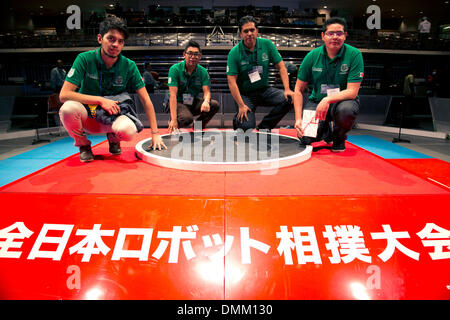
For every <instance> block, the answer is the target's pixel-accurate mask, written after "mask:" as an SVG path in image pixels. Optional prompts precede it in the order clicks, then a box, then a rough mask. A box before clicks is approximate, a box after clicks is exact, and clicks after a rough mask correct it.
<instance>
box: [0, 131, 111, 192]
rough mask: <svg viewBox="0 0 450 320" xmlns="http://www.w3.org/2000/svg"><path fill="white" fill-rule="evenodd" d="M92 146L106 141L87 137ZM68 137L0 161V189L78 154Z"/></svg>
mask: <svg viewBox="0 0 450 320" xmlns="http://www.w3.org/2000/svg"><path fill="white" fill-rule="evenodd" d="M88 139H89V140H91V142H92V145H96V144H98V143H100V142H103V141H105V140H106V138H105V136H88ZM78 152H79V151H78V148H76V147H74V145H73V139H72V138H70V137H67V138H64V139H61V140H57V141H54V142H52V143H49V144H46V145H43V146H41V147H39V148H36V149H33V150H30V151H27V152H24V153H21V154H19V155H16V156H14V157H11V158H8V159H5V160H1V161H0V187H1V186H4V185H6V184H8V183H11V182H13V181H15V180H17V179H20V178H23V177H25V176H27V175H29V174H31V173H33V172H36V171H38V170H41V169H43V168H45V167H47V166H49V165H52V164H54V163H56V162H58V161H60V160H63V159H65V158H67V157H70V156H71V155H73V154H76V153H78Z"/></svg>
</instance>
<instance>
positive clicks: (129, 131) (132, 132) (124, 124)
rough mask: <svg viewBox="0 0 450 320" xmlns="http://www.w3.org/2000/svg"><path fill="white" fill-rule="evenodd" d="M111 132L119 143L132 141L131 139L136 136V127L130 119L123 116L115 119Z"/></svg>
mask: <svg viewBox="0 0 450 320" xmlns="http://www.w3.org/2000/svg"><path fill="white" fill-rule="evenodd" d="M112 130H113V132H114V134H115V135H116V136H117V137H118V138H119V139H120V140H121V141H130V140H133V138H134V137H135V136H136V134H137V128H136V125H135V124H134V123H133V121H131V119H130V118H128V117H127V116H124V115H122V116H120V117H119V118H117V119H116V121H114V123H113V125H112Z"/></svg>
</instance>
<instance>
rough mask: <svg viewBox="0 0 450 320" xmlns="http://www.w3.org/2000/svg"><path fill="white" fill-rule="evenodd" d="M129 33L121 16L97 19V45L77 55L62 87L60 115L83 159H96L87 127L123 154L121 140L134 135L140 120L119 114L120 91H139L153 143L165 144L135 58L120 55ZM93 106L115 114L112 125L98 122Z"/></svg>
mask: <svg viewBox="0 0 450 320" xmlns="http://www.w3.org/2000/svg"><path fill="white" fill-rule="evenodd" d="M127 37H128V30H127V27H126V25H125V23H124V21H123V20H122V19H120V18H117V17H114V16H112V17H107V18H106V19H105V20H104V21H103V22H102V23H100V28H99V34H98V35H97V41H98V43H99V45H100V48H98V49H95V50H91V51H87V52H83V53H80V54H79V55H78V56H77V58H76V59H75V61H74V63H73V65H72V68H71V69H70V71H69V72H68V74H67V77H66V80H65V81H64V85H63V87H62V89H61V92H60V95H59V97H60V100H61V102H64V104H63V105H62V107H61V109H60V111H59V116H60V118H61V122H62V123H63V125H64V127H65V128H66V129H67V131H68V133H69V135H70V136H71V137H72V138H73V139H74V140H75V146H76V147H79V149H80V161H82V162H90V161H93V160H94V155H93V153H92V150H91V142H90V141H89V140H88V139H87V137H86V134H85V132H87V133H91V134H96V133H106V134H107V138H108V142H109V152H110V153H111V154H113V155H118V154H121V149H120V141H129V140H132V139H133V137H134V136H135V135H136V133H137V130H138V129H137V125H138V124H140V125H141V123H140V122H139V120H138V119H137V118H136V117H135V116H133V115H129V116H127V115H124V114H121V107H120V106H119V98H114V100H113V99H112V98H111V97H119V96H120V97H122V98H123V99H124V100H126V101H130V100H131V98H130V97H129V94H128V92H130V93H131V92H133V91H135V92H136V93H137V94H138V96H139V99H140V101H141V102H142V104H143V106H144V109H145V112H146V114H147V117H148V119H149V122H150V127H151V131H152V146H153V148H158V149H161V148H165V145H164V143H163V142H162V139H161V136H160V135H159V132H158V126H157V123H156V116H155V110H154V108H153V104H152V102H151V100H150V97H149V95H148V93H147V90H146V89H145V83H144V81H143V80H142V77H141V75H140V73H139V70H138V68H137V66H136V63H135V62H134V61H132V60H130V59H128V58H126V57H124V56H122V55H121V51H122V49H123V46H124V44H125V39H126V38H127ZM97 108H101V109H103V110H104V111H105V112H104V113H106V114H109V115H111V116H114V115H116V116H117V117H116V118H115V120H114V121H113V122H112V124H105V123H102V122H99V121H97V119H96V112H97V110H99V109H97ZM103 110H102V111H103ZM102 113H103V112H102ZM138 122H139V123H138Z"/></svg>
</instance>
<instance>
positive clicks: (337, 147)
mask: <svg viewBox="0 0 450 320" xmlns="http://www.w3.org/2000/svg"><path fill="white" fill-rule="evenodd" d="M331 151H333V152H343V151H345V140H344V141H342V142H336V141H334V142H333V145H332V146H331Z"/></svg>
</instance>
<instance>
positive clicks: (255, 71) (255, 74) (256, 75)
mask: <svg viewBox="0 0 450 320" xmlns="http://www.w3.org/2000/svg"><path fill="white" fill-rule="evenodd" d="M261 73H262V66H254V67H253V68H252V69H251V70H250V71H249V73H248V77H249V79H250V82H251V83H255V82H256V81H259V80H261Z"/></svg>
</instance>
